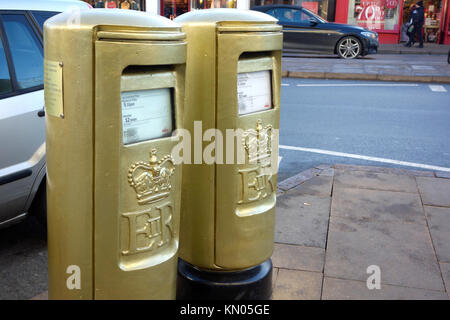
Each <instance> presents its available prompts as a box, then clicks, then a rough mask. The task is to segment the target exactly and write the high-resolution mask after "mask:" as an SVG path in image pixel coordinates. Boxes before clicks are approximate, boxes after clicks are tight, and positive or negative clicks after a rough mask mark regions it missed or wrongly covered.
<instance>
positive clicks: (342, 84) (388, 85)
mask: <svg viewBox="0 0 450 320" xmlns="http://www.w3.org/2000/svg"><path fill="white" fill-rule="evenodd" d="M418 86H419V85H418V84H417V83H396V84H393V83H392V84H387V83H307V84H297V87H418Z"/></svg>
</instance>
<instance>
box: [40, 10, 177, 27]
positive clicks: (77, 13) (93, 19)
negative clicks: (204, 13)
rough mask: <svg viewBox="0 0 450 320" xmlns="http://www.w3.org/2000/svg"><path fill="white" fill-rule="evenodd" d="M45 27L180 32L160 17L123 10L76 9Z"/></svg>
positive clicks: (171, 23)
mask: <svg viewBox="0 0 450 320" xmlns="http://www.w3.org/2000/svg"><path fill="white" fill-rule="evenodd" d="M44 26H45V27H47V28H52V27H60V26H64V27H72V28H77V27H83V28H93V27H96V26H124V27H134V28H150V29H155V28H156V29H157V28H161V29H166V30H168V29H169V30H170V29H171V31H180V29H181V28H180V26H179V25H178V24H177V23H175V22H173V21H171V20H169V19H167V18H165V17H162V16H159V15H156V14H151V13H147V12H142V11H135V10H122V9H83V10H79V9H74V10H69V11H65V12H63V13H60V14H57V15H56V16H53V17H52V18H50V19H48V20H47V21H46V22H45V24H44Z"/></svg>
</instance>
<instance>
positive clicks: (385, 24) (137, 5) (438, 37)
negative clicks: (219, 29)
mask: <svg viewBox="0 0 450 320" xmlns="http://www.w3.org/2000/svg"><path fill="white" fill-rule="evenodd" d="M85 1H86V2H88V3H90V4H91V5H92V6H93V7H95V8H121V9H134V10H142V11H147V12H152V13H155V14H159V15H162V16H165V17H167V18H170V19H173V18H175V17H177V16H179V15H181V14H183V13H185V12H188V11H191V10H197V9H208V8H240V9H251V8H253V7H255V6H261V5H270V4H291V5H299V6H303V7H304V8H307V9H309V10H310V11H312V12H314V13H316V14H317V15H319V16H321V17H322V18H324V19H326V20H328V21H332V22H338V23H347V24H352V25H359V26H363V27H365V28H368V29H370V30H374V31H377V32H378V34H379V36H380V43H400V42H402V41H407V36H406V25H405V24H406V22H407V21H408V20H409V15H410V12H411V6H412V5H413V4H414V3H416V2H417V1H418V0H109V1H108V0H106V1H103V0H102V1H98V0H85ZM449 2H450V0H423V3H424V8H425V25H424V40H425V42H429V43H440V44H450V5H449Z"/></svg>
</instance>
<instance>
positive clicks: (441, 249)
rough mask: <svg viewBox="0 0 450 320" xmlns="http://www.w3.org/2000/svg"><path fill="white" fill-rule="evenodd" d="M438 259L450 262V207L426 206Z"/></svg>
mask: <svg viewBox="0 0 450 320" xmlns="http://www.w3.org/2000/svg"><path fill="white" fill-rule="evenodd" d="M424 209H425V213H426V216H427V219H428V225H429V227H430V233H431V238H432V239H433V245H434V248H435V249H436V254H437V256H438V260H439V261H441V262H450V208H441V207H430V206H424Z"/></svg>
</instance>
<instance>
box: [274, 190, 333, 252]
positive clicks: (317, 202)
mask: <svg viewBox="0 0 450 320" xmlns="http://www.w3.org/2000/svg"><path fill="white" fill-rule="evenodd" d="M330 203H331V198H330V197H320V196H311V195H295V196H293V195H290V193H289V192H286V193H284V194H282V195H280V196H279V197H278V198H277V207H276V212H277V214H276V215H275V242H278V243H286V244H296V245H302V246H309V247H319V248H325V244H326V238H327V230H328V220H329V217H330Z"/></svg>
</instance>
